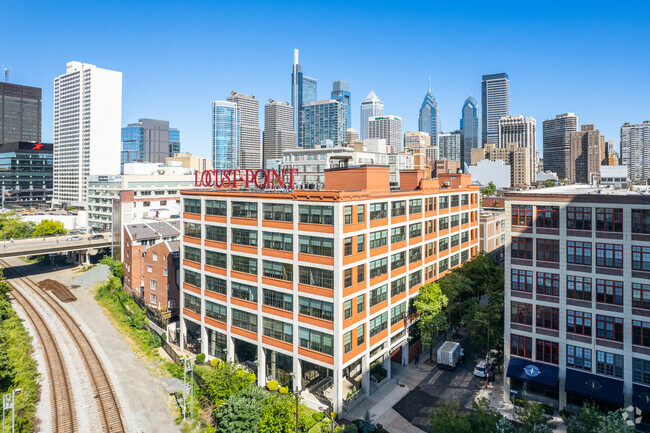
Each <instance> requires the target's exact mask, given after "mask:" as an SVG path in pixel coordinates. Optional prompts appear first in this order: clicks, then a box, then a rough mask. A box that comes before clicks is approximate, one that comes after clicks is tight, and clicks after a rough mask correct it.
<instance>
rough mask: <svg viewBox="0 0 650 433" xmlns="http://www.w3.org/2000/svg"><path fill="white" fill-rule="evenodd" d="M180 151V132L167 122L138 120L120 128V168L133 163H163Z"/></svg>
mask: <svg viewBox="0 0 650 433" xmlns="http://www.w3.org/2000/svg"><path fill="white" fill-rule="evenodd" d="M180 151H181V139H180V132H179V131H178V129H175V128H170V127H169V122H168V121H167V120H155V119H139V120H138V123H131V124H129V125H127V126H125V127H124V128H122V166H124V164H126V163H129V162H134V161H143V162H162V163H164V162H165V158H168V157H170V156H174V154H175V153H179V152H180Z"/></svg>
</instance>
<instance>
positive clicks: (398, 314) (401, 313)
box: [390, 302, 406, 325]
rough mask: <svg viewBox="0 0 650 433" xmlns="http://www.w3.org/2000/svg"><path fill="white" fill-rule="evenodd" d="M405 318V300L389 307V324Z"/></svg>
mask: <svg viewBox="0 0 650 433" xmlns="http://www.w3.org/2000/svg"><path fill="white" fill-rule="evenodd" d="M404 319H406V302H402V303H401V304H398V305H396V306H394V307H393V308H391V309H390V324H391V325H394V324H396V323H397V322H400V321H402V320H404Z"/></svg>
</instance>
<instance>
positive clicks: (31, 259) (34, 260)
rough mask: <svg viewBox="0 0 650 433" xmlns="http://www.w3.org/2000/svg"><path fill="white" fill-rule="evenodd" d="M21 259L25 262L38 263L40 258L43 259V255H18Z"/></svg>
mask: <svg viewBox="0 0 650 433" xmlns="http://www.w3.org/2000/svg"><path fill="white" fill-rule="evenodd" d="M18 258H19V259H20V260H21V261H23V262H25V263H29V264H31V263H38V262H40V261H42V260H45V256H24V257H18Z"/></svg>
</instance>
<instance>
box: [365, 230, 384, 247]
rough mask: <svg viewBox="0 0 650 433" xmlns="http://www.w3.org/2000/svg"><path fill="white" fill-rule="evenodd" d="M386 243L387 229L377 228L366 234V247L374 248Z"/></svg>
mask: <svg viewBox="0 0 650 433" xmlns="http://www.w3.org/2000/svg"><path fill="white" fill-rule="evenodd" d="M387 244H388V230H379V231H376V232H372V233H370V235H369V236H368V248H370V249H371V250H374V249H375V248H379V247H383V246H386V245H387Z"/></svg>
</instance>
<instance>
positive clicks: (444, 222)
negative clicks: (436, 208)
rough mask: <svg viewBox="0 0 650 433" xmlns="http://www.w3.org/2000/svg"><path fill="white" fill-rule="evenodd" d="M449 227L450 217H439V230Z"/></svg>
mask: <svg viewBox="0 0 650 433" xmlns="http://www.w3.org/2000/svg"><path fill="white" fill-rule="evenodd" d="M448 228H449V217H442V218H438V230H447V229H448Z"/></svg>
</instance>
